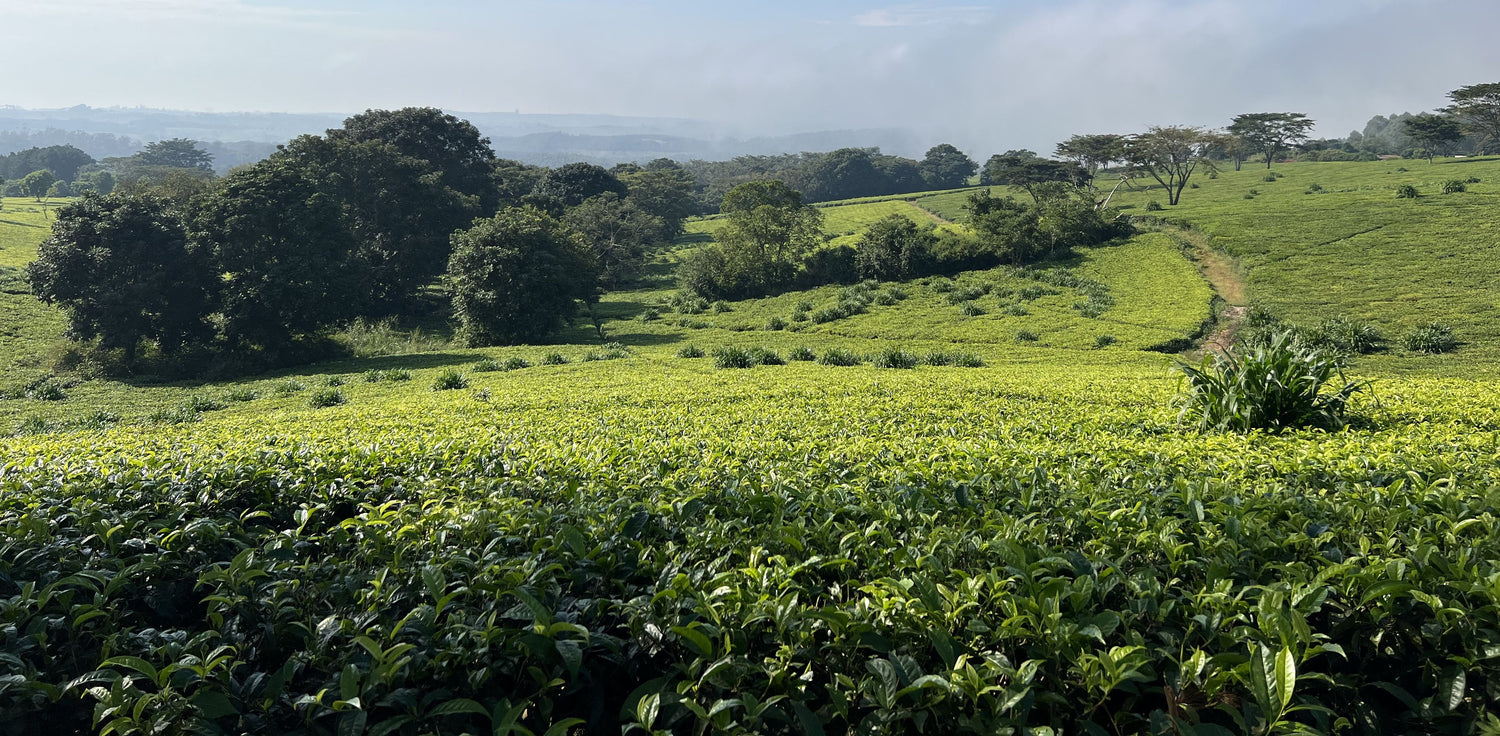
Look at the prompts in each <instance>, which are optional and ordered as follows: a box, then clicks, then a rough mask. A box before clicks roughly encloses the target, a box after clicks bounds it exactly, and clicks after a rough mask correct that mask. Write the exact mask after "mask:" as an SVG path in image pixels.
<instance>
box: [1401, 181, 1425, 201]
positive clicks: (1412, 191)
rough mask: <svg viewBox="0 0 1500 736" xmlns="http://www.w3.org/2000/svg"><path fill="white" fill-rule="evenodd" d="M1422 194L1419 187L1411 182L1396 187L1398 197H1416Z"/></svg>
mask: <svg viewBox="0 0 1500 736" xmlns="http://www.w3.org/2000/svg"><path fill="white" fill-rule="evenodd" d="M1418 196H1420V193H1419V192H1417V188H1416V187H1414V186H1412V185H1410V184H1402V185H1401V186H1399V187H1396V199H1416V198H1417V197H1418Z"/></svg>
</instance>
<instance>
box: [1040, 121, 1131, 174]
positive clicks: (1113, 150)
mask: <svg viewBox="0 0 1500 736" xmlns="http://www.w3.org/2000/svg"><path fill="white" fill-rule="evenodd" d="M1124 156H1125V136H1123V135H1115V134H1113V133H1100V134H1096V135H1075V136H1073V137H1071V138H1069V139H1067V140H1065V141H1063V142H1062V143H1059V144H1057V157H1058V158H1061V159H1066V160H1068V161H1074V162H1076V163H1077V164H1078V165H1079V166H1082V167H1083V168H1084V170H1085V171H1087V172H1088V175H1089V181H1090V182H1092V181H1093V180H1094V177H1095V176H1097V175H1098V173H1099V169H1101V168H1103V167H1105V166H1108V165H1109V164H1110V163H1111V162H1114V161H1120V160H1122V159H1123V158H1124Z"/></svg>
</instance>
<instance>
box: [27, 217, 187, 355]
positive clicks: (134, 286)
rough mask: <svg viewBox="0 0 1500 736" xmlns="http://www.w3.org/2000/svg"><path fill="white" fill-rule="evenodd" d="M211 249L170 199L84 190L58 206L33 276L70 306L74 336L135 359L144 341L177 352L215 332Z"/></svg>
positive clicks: (46, 293)
mask: <svg viewBox="0 0 1500 736" xmlns="http://www.w3.org/2000/svg"><path fill="white" fill-rule="evenodd" d="M204 255H205V254H204V253H203V251H202V250H201V249H199V248H195V247H193V246H191V245H190V244H189V242H188V237H187V230H186V228H185V227H184V225H183V222H182V220H181V218H180V217H179V216H178V215H177V213H176V211H175V210H174V209H173V208H172V207H171V206H170V205H169V204H168V203H167V202H165V201H163V200H161V199H157V198H155V197H150V196H146V197H119V196H115V197H103V196H99V195H95V194H85V195H84V197H83V199H81V200H79V201H78V202H75V203H73V204H70V205H68V206H66V207H63V208H62V209H60V210H58V212H57V223H56V224H55V225H54V226H53V228H52V236H51V237H49V238H47V239H46V240H44V241H42V244H41V246H40V247H39V248H38V250H37V258H36V260H35V261H33V262H32V263H31V264H30V265H29V266H27V268H26V278H27V280H28V281H29V282H30V284H31V290H32V293H34V294H35V295H36V296H37V298H38V299H40V300H42V301H43V302H46V303H48V304H56V305H58V306H59V307H62V309H63V310H64V311H65V312H67V315H68V327H69V333H70V335H71V336H72V337H73V338H74V339H78V340H90V339H94V338H98V340H99V344H100V345H101V346H102V347H104V348H111V349H112V348H120V349H123V350H124V351H125V352H126V355H127V358H129V359H133V358H134V357H135V353H136V349H137V346H138V345H139V344H140V343H141V342H142V341H144V340H151V341H155V342H156V343H157V345H158V346H159V347H160V348H161V349H162V350H163V351H164V352H168V353H170V352H174V351H176V350H177V349H178V348H179V347H182V346H183V345H185V344H189V343H192V342H196V341H199V340H202V339H206V337H207V335H209V334H210V333H211V329H210V328H209V326H208V323H207V321H206V320H207V317H208V314H209V312H210V309H211V298H212V294H211V292H210V290H209V289H210V287H211V286H212V285H213V283H214V279H213V269H212V268H210V266H209V263H208V261H207V260H206V259H205V258H204Z"/></svg>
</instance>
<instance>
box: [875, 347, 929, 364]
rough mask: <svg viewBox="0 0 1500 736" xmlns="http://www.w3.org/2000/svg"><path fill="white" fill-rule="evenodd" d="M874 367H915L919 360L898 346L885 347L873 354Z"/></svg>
mask: <svg viewBox="0 0 1500 736" xmlns="http://www.w3.org/2000/svg"><path fill="white" fill-rule="evenodd" d="M873 362H874V363H875V367H876V368H902V369H905V368H916V367H917V365H918V364H919V363H921V360H920V359H919V358H917V356H915V355H913V354H911V353H908V352H906V351H905V350H902V349H900V348H886V349H885V350H882V351H880V353H879V354H878V355H876V356H875V360H874V361H873Z"/></svg>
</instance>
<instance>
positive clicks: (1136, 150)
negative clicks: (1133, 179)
mask: <svg viewBox="0 0 1500 736" xmlns="http://www.w3.org/2000/svg"><path fill="white" fill-rule="evenodd" d="M1226 142H1227V138H1226V137H1225V136H1224V135H1223V134H1221V133H1216V132H1213V131H1209V130H1204V129H1203V128H1199V127H1195V126H1180V125H1169V126H1153V127H1151V128H1150V129H1148V130H1147V131H1146V132H1145V133H1139V134H1136V135H1133V136H1130V138H1129V139H1127V140H1126V143H1125V160H1126V161H1128V162H1129V163H1130V165H1131V166H1132V167H1134V168H1135V169H1136V170H1137V171H1140V172H1142V173H1144V174H1146V175H1148V176H1150V177H1151V178H1153V179H1155V180H1156V181H1157V183H1159V184H1161V185H1162V187H1164V188H1165V189H1166V190H1167V203H1168V204H1172V205H1175V204H1177V203H1178V202H1179V201H1181V199H1182V190H1183V189H1186V188H1187V185H1188V180H1189V179H1191V178H1192V176H1193V174H1194V172H1196V171H1197V170H1198V169H1199V168H1204V169H1210V170H1211V169H1213V168H1214V162H1213V161H1212V160H1210V159H1209V157H1208V153H1209V151H1211V150H1212V149H1213V148H1214V147H1215V146H1223V145H1224V144H1225V143H1226Z"/></svg>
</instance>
